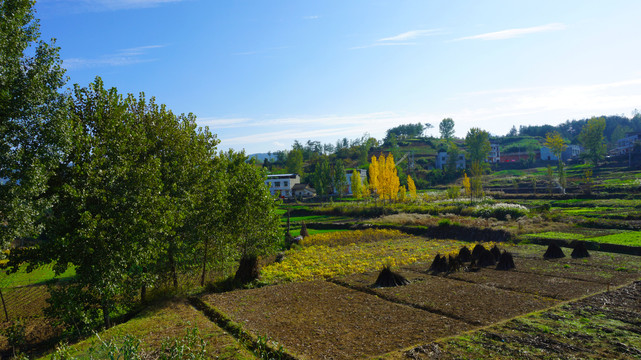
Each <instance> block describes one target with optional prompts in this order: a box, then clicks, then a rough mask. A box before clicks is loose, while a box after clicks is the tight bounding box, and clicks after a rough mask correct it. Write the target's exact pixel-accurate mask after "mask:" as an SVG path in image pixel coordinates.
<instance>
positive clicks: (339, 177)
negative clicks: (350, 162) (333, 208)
mask: <svg viewBox="0 0 641 360" xmlns="http://www.w3.org/2000/svg"><path fill="white" fill-rule="evenodd" d="M332 186H333V187H334V191H335V192H336V194H337V195H338V196H343V194H344V193H345V190H346V188H347V178H346V177H345V165H343V160H341V159H336V161H335V162H334V166H333V167H332Z"/></svg>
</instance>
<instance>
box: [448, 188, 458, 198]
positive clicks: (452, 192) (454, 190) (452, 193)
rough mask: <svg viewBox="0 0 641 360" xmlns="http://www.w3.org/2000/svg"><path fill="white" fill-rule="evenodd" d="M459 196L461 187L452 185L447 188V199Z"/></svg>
mask: <svg viewBox="0 0 641 360" xmlns="http://www.w3.org/2000/svg"><path fill="white" fill-rule="evenodd" d="M460 196H461V188H460V187H459V186H456V185H452V186H450V187H448V188H447V198H448V199H458V198H459V197H460Z"/></svg>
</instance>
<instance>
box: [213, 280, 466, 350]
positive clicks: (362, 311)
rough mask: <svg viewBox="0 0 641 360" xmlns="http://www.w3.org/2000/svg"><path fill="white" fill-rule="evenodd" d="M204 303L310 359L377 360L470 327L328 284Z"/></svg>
mask: <svg viewBox="0 0 641 360" xmlns="http://www.w3.org/2000/svg"><path fill="white" fill-rule="evenodd" d="M204 300H205V301H207V302H209V303H210V304H212V305H213V306H215V307H216V308H218V309H219V310H221V311H223V312H224V313H226V314H227V315H228V316H229V317H231V318H232V319H233V320H234V321H235V322H238V323H241V324H242V325H243V327H244V328H245V329H247V330H249V331H251V332H253V333H254V334H255V335H268V336H269V337H271V338H272V339H274V340H275V341H277V342H278V343H279V344H281V345H283V346H284V347H285V349H287V350H288V352H290V353H292V354H298V355H299V356H302V357H303V358H310V359H353V358H358V357H364V356H373V355H376V354H381V353H385V352H388V351H392V350H394V349H398V348H399V347H407V346H410V345H412V344H416V343H421V342H425V341H431V340H434V339H437V338H439V337H442V336H445V335H448V334H453V333H459V332H461V331H464V330H468V329H470V328H471V326H470V325H468V324H466V323H464V322H461V321H458V320H455V319H451V318H448V317H445V316H441V315H437V314H433V313H430V312H427V311H423V310H419V309H415V308H412V307H409V306H405V305H400V304H395V303H393V302H389V301H386V300H383V299H380V298H378V297H375V296H372V295H369V294H366V293H363V292H359V291H355V290H352V289H348V288H345V287H342V286H338V285H335V284H333V283H330V282H325V281H314V282H303V283H290V284H285V285H278V286H268V287H263V288H259V289H251V290H240V291H233V292H229V293H224V294H214V295H208V296H206V297H205V298H204ZM429 339H431V340H429Z"/></svg>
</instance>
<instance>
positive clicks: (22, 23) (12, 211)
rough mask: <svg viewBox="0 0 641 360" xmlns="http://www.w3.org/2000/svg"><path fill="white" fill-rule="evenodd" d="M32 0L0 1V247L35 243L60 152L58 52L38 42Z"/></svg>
mask: <svg viewBox="0 0 641 360" xmlns="http://www.w3.org/2000/svg"><path fill="white" fill-rule="evenodd" d="M34 4H35V1H34V0H21V1H18V0H4V1H0V69H1V70H0V179H4V180H5V181H3V182H2V184H0V209H1V211H0V224H3V226H0V246H1V248H2V249H6V248H8V247H9V245H10V243H11V242H12V241H13V240H15V239H16V238H24V237H26V238H36V237H38V236H39V234H40V232H41V231H42V226H41V224H40V223H39V217H40V216H41V214H42V213H43V212H44V211H45V210H47V209H49V208H50V206H51V203H52V201H51V199H50V198H48V197H46V196H43V195H44V194H45V193H46V191H47V187H48V185H47V184H48V182H49V180H50V175H51V170H52V168H53V167H54V166H55V165H56V162H57V158H58V155H59V150H60V149H61V148H62V147H64V145H65V144H64V142H65V138H64V136H63V134H62V133H61V130H62V129H61V119H62V116H61V114H60V112H61V109H62V106H61V99H62V95H61V93H60V92H58V90H59V89H61V88H62V86H63V85H64V83H65V80H66V79H65V76H64V70H63V69H62V67H61V65H62V61H61V60H60V57H59V49H58V48H57V47H56V46H55V44H54V43H53V42H52V43H51V44H47V43H45V42H43V41H40V40H39V38H40V25H39V22H38V20H37V19H35V17H34V8H33V7H34Z"/></svg>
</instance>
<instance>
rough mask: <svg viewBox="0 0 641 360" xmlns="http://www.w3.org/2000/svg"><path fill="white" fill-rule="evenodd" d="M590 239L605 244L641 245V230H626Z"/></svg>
mask: <svg viewBox="0 0 641 360" xmlns="http://www.w3.org/2000/svg"><path fill="white" fill-rule="evenodd" d="M589 240H590V241H594V242H598V243H604V244H617V245H626V246H641V231H625V232H621V233H618V234H612V235H605V236H598V237H593V238H590V239H589Z"/></svg>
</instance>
